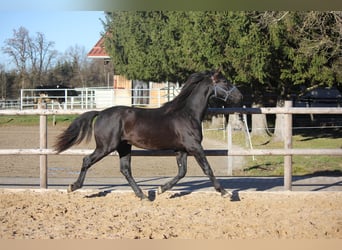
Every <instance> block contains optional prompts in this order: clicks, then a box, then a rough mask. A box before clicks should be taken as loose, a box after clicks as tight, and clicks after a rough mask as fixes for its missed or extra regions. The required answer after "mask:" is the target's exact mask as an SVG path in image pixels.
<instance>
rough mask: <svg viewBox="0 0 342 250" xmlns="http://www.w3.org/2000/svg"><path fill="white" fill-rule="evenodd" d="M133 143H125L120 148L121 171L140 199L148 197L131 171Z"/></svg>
mask: <svg viewBox="0 0 342 250" xmlns="http://www.w3.org/2000/svg"><path fill="white" fill-rule="evenodd" d="M131 147H132V146H131V145H129V144H123V145H120V147H119V148H118V152H119V156H120V172H121V173H122V174H123V175H124V176H125V177H126V180H127V181H128V184H129V185H130V186H131V188H132V189H133V191H134V193H135V195H136V196H138V197H139V198H140V199H147V198H148V197H147V196H146V195H145V194H144V193H143V191H142V190H141V188H140V187H139V186H138V184H137V183H136V181H135V180H134V178H133V177H132V171H131Z"/></svg>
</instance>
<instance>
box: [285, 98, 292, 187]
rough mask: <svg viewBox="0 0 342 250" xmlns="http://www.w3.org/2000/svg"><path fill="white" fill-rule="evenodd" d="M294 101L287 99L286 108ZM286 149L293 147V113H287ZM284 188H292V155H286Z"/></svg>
mask: <svg viewBox="0 0 342 250" xmlns="http://www.w3.org/2000/svg"><path fill="white" fill-rule="evenodd" d="M291 107H292V101H285V108H291ZM284 121H285V122H284V123H285V126H284V129H285V133H284V135H285V136H284V149H285V150H286V149H291V148H292V114H290V113H288V114H285V119H284ZM284 189H285V190H287V191H291V190H292V155H285V156H284Z"/></svg>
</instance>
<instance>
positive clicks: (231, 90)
mask: <svg viewBox="0 0 342 250" xmlns="http://www.w3.org/2000/svg"><path fill="white" fill-rule="evenodd" d="M217 89H220V90H221V91H223V92H224V93H225V94H226V96H225V97H224V98H222V97H219V96H218V95H217ZM235 89H236V87H235V86H234V85H233V87H232V88H231V89H230V90H225V89H224V88H222V87H221V86H219V85H218V84H214V96H215V97H216V98H217V99H220V100H222V101H224V102H227V100H228V97H229V96H230V95H231V93H232V92H233V91H234V90H235Z"/></svg>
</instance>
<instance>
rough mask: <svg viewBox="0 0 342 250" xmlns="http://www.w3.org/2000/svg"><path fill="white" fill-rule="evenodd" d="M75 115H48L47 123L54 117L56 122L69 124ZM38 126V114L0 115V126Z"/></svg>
mask: <svg viewBox="0 0 342 250" xmlns="http://www.w3.org/2000/svg"><path fill="white" fill-rule="evenodd" d="M76 117H77V115H56V116H55V117H53V116H52V115H50V116H48V124H52V123H53V120H54V119H55V122H56V124H69V123H70V122H71V121H73V120H74V119H75V118H76ZM36 125H37V126H39V116H37V115H23V116H19V115H18V116H13V115H4V116H0V126H36Z"/></svg>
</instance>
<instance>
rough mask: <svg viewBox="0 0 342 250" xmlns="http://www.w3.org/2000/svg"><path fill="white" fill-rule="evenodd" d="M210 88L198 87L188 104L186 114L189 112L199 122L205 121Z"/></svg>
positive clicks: (189, 98)
mask: <svg viewBox="0 0 342 250" xmlns="http://www.w3.org/2000/svg"><path fill="white" fill-rule="evenodd" d="M210 92H211V91H210V88H209V87H208V86H206V85H204V86H198V87H197V89H195V90H194V91H193V92H192V93H191V95H190V96H189V97H188V100H187V102H186V108H185V109H186V112H188V113H189V114H190V115H191V116H192V117H193V118H195V119H196V120H197V121H198V122H201V121H202V120H203V117H204V115H205V112H206V110H207V107H208V101H209V97H210Z"/></svg>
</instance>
